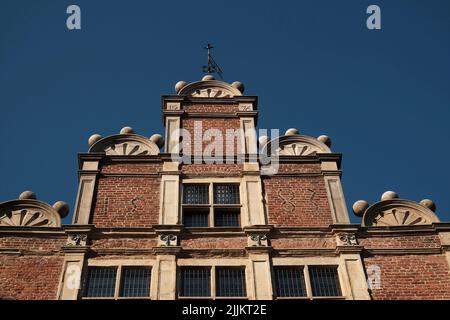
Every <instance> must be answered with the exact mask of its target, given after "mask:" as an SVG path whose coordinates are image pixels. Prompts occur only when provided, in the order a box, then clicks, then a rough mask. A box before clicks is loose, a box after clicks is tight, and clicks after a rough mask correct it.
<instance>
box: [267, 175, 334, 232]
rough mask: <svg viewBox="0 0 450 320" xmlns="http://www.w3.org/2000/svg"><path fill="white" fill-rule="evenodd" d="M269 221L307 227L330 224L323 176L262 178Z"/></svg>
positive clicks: (281, 224) (282, 224)
mask: <svg viewBox="0 0 450 320" xmlns="http://www.w3.org/2000/svg"><path fill="white" fill-rule="evenodd" d="M263 183H264V189H265V192H266V200H267V206H268V220H269V224H273V225H275V226H291V227H299V226H303V227H310V226H328V225H330V224H331V223H333V220H332V216H331V212H330V205H329V203H328V199H327V193H326V189H325V182H324V179H323V177H322V176H298V177H282V176H273V177H267V178H264V179H263Z"/></svg>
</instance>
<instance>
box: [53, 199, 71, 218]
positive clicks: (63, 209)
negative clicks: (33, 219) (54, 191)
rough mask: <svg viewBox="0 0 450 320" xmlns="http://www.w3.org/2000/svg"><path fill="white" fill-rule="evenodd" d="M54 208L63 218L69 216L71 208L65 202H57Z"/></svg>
mask: <svg viewBox="0 0 450 320" xmlns="http://www.w3.org/2000/svg"><path fill="white" fill-rule="evenodd" d="M53 208H54V209H55V210H56V211H57V212H58V213H59V215H60V216H61V218H65V217H67V215H68V214H69V206H68V205H67V203H65V202H64V201H57V202H55V203H54V204H53Z"/></svg>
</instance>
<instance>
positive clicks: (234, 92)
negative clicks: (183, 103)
mask: <svg viewBox="0 0 450 320" xmlns="http://www.w3.org/2000/svg"><path fill="white" fill-rule="evenodd" d="M178 94H179V95H181V96H183V95H184V96H190V97H194V98H233V97H235V96H242V93H241V92H240V91H239V90H238V89H237V88H236V87H233V86H232V85H230V84H229V83H226V82H223V81H218V80H208V81H197V82H192V83H190V84H188V85H186V86H184V87H183V88H181V90H180V91H178Z"/></svg>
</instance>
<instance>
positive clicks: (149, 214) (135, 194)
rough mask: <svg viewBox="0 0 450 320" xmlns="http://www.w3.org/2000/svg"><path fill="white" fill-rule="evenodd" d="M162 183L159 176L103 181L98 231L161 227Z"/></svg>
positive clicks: (95, 219)
mask: <svg viewBox="0 0 450 320" xmlns="http://www.w3.org/2000/svg"><path fill="white" fill-rule="evenodd" d="M130 167H132V166H131V165H130ZM160 182H161V179H160V178H159V177H157V176H155V177H153V176H144V177H138V176H132V177H125V176H120V177H111V176H108V177H101V178H100V179H99V180H98V185H97V194H96V197H95V204H94V211H93V212H94V214H93V217H92V218H91V221H92V223H94V224H95V225H96V227H150V226H151V225H153V224H158V223H159V194H160Z"/></svg>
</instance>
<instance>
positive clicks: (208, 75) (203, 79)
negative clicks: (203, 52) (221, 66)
mask: <svg viewBox="0 0 450 320" xmlns="http://www.w3.org/2000/svg"><path fill="white" fill-rule="evenodd" d="M210 80H214V76H213V75H212V74H207V75H206V76H204V77H203V78H202V81H210Z"/></svg>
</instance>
